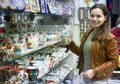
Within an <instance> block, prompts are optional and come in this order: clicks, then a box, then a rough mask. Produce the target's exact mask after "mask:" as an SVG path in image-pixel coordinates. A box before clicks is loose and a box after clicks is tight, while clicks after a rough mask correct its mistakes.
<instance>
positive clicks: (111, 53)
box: [93, 39, 119, 75]
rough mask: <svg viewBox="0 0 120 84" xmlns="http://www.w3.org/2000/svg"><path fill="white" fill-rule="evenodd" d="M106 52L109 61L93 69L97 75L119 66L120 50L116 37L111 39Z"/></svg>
mask: <svg viewBox="0 0 120 84" xmlns="http://www.w3.org/2000/svg"><path fill="white" fill-rule="evenodd" d="M105 52H106V55H107V61H106V62H105V63H103V64H101V65H100V66H98V67H96V68H94V69H93V71H94V72H95V75H100V74H105V73H107V72H109V71H113V70H114V69H115V68H116V67H117V63H118V56H119V52H118V47H117V41H116V40H115V39H111V40H110V41H109V43H108V44H107V45H106V50H105Z"/></svg>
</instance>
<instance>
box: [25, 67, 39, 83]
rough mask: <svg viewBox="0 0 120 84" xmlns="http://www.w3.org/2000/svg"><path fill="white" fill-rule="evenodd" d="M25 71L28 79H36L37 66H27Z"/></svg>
mask: <svg viewBox="0 0 120 84" xmlns="http://www.w3.org/2000/svg"><path fill="white" fill-rule="evenodd" d="M27 73H28V78H29V81H36V80H37V77H38V67H37V66H28V67H27Z"/></svg>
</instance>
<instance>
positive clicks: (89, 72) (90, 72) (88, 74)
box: [83, 69, 95, 79]
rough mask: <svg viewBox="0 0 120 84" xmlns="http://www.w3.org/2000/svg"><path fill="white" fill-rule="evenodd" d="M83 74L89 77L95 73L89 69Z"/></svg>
mask: <svg viewBox="0 0 120 84" xmlns="http://www.w3.org/2000/svg"><path fill="white" fill-rule="evenodd" d="M83 75H84V77H85V78H88V79H91V78H93V77H94V75H95V74H94V72H93V70H92V69H90V70H87V71H85V72H84V74H83Z"/></svg>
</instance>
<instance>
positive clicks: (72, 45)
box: [66, 41, 80, 56]
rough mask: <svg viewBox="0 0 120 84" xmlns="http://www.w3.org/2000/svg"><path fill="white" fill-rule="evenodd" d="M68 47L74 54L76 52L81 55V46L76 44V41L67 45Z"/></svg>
mask: <svg viewBox="0 0 120 84" xmlns="http://www.w3.org/2000/svg"><path fill="white" fill-rule="evenodd" d="M66 47H67V48H68V49H69V50H71V51H72V52H73V53H74V54H76V55H77V56H79V55H80V54H79V46H77V45H76V44H75V42H73V41H72V42H71V43H70V44H69V45H66Z"/></svg>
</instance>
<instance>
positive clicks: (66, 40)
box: [65, 37, 72, 45]
mask: <svg viewBox="0 0 120 84" xmlns="http://www.w3.org/2000/svg"><path fill="white" fill-rule="evenodd" d="M71 42H72V40H71V38H70V37H68V38H66V39H65V44H66V45H69V44H70V43H71Z"/></svg>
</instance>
